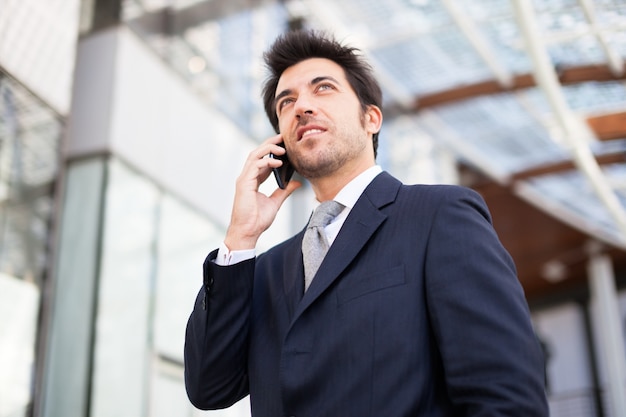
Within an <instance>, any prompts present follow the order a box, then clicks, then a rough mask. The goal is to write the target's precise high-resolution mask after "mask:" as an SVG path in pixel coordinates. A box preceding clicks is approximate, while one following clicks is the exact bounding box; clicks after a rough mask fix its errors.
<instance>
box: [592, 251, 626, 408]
mask: <svg viewBox="0 0 626 417" xmlns="http://www.w3.org/2000/svg"><path fill="white" fill-rule="evenodd" d="M587 270H588V274H589V288H590V291H591V300H592V303H593V311H594V313H595V316H596V320H595V324H596V330H597V332H596V336H597V338H598V340H599V344H600V346H599V348H598V353H600V354H601V355H603V356H604V360H602V361H601V366H604V373H605V375H606V390H607V394H608V401H609V404H607V405H609V407H608V409H610V410H611V411H612V412H611V413H610V414H611V415H612V416H626V395H625V393H626V351H625V350H624V334H623V330H622V323H621V317H620V315H619V309H618V304H617V290H616V287H615V277H614V274H613V265H612V263H611V258H610V257H609V256H608V255H603V254H592V255H591V257H590V259H589V262H588V265H587Z"/></svg>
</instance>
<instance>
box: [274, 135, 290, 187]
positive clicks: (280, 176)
mask: <svg viewBox="0 0 626 417" xmlns="http://www.w3.org/2000/svg"><path fill="white" fill-rule="evenodd" d="M278 146H282V147H283V148H284V147H285V144H284V143H279V144H278ZM270 158H276V159H280V160H281V161H283V164H282V165H281V166H279V167H278V168H273V169H272V171H274V178H276V182H277V183H278V186H279V187H280V188H281V189H283V190H284V189H285V187H286V186H287V183H288V182H289V180H290V179H291V177H292V176H293V173H294V171H295V170H294V168H293V165H291V162H289V158H288V157H287V154H286V153H285V154H283V155H274V154H273V153H270Z"/></svg>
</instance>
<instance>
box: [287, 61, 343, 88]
mask: <svg viewBox="0 0 626 417" xmlns="http://www.w3.org/2000/svg"><path fill="white" fill-rule="evenodd" d="M318 77H332V78H334V79H335V80H337V81H339V82H340V83H347V80H346V76H345V72H344V70H343V68H342V67H341V66H340V65H339V64H337V63H336V62H334V61H331V60H330V59H326V58H309V59H306V60H304V61H300V62H298V63H297V64H295V65H292V66H291V67H289V68H287V69H286V70H285V71H284V72H283V73H282V75H281V76H280V79H279V80H278V85H277V86H276V93H279V92H281V91H283V90H287V89H296V88H298V87H299V86H300V85H303V84H305V85H306V84H309V83H310V82H311V81H313V80H314V79H315V78H318Z"/></svg>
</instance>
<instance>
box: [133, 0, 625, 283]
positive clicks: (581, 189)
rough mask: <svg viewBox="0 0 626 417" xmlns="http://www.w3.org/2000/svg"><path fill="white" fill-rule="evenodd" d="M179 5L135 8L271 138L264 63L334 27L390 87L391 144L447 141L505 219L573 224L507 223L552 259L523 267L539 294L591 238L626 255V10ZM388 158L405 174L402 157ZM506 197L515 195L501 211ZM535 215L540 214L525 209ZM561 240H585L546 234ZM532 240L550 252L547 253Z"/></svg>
mask: <svg viewBox="0 0 626 417" xmlns="http://www.w3.org/2000/svg"><path fill="white" fill-rule="evenodd" d="M171 3H172V2H166V1H164V0H163V1H159V0H152V1H143V2H127V3H126V5H125V9H124V17H125V19H126V21H127V22H128V24H129V25H130V26H131V27H132V28H133V29H135V30H137V31H138V32H139V33H140V34H141V35H142V36H144V37H145V38H146V39H148V41H149V43H150V44H151V45H152V46H153V47H154V48H155V49H156V50H157V51H158V52H159V53H161V54H162V55H163V56H164V57H166V58H167V59H168V60H170V61H171V62H172V64H173V65H174V66H175V67H176V68H177V69H178V70H179V71H180V73H181V75H183V76H184V77H186V78H187V79H188V80H189V81H190V83H191V84H192V85H193V86H194V88H196V89H197V90H198V92H199V93H200V94H201V95H203V96H204V97H205V98H206V100H207V102H208V103H210V104H211V105H213V106H217V107H218V108H220V109H222V110H223V111H224V113H225V114H227V115H229V116H230V117H232V119H233V120H235V121H236V122H237V123H238V124H239V125H240V126H241V127H242V129H244V130H246V131H248V132H249V133H250V135H251V136H253V137H257V138H259V139H263V138H264V137H265V134H266V133H269V132H270V127H269V124H268V123H267V121H266V120H265V117H264V115H263V111H262V108H261V102H260V99H259V92H260V84H261V82H262V81H263V79H264V76H265V74H264V71H263V68H262V66H261V54H262V52H263V51H264V50H265V48H266V47H267V45H269V43H270V42H271V41H272V40H273V39H275V37H276V36H277V35H278V34H280V33H282V32H284V31H285V30H287V29H288V28H297V27H308V28H314V29H319V30H326V31H328V32H331V33H333V34H334V35H335V37H336V38H337V39H339V40H341V41H345V42H347V43H350V44H352V45H354V46H356V47H359V48H360V49H362V50H363V51H364V52H365V53H366V54H367V55H368V58H369V59H370V62H371V63H372V64H373V66H374V68H375V70H376V72H377V75H378V76H379V79H380V81H381V82H382V85H383V89H384V97H385V106H384V107H385V109H384V110H385V118H386V121H385V125H386V126H389V127H385V128H384V130H383V132H382V133H381V137H382V141H381V143H383V142H384V143H385V144H384V145H381V146H386V147H387V148H388V149H393V148H395V149H402V151H403V158H404V159H403V161H404V162H403V163H406V164H409V165H410V164H411V163H412V161H413V164H416V163H417V162H416V161H420V156H419V153H420V152H423V149H424V148H423V147H420V146H416V145H415V144H416V142H417V141H423V140H425V139H426V140H428V141H430V143H432V144H433V146H436V147H437V146H443V147H445V148H446V149H447V150H448V151H449V152H452V153H453V154H454V156H455V158H456V159H457V160H458V161H459V162H460V163H461V164H463V165H464V166H466V167H470V168H471V169H472V170H474V171H476V172H479V173H480V174H481V175H480V176H478V177H480V178H481V180H480V181H472V180H471V179H468V178H474V177H471V176H464V177H463V183H464V184H466V185H469V186H474V187H475V188H477V189H479V191H481V192H482V193H483V194H484V195H485V198H486V199H487V200H488V203H489V205H490V207H491V208H492V210H493V211H494V216H496V215H497V217H499V218H501V217H502V216H510V217H511V218H512V219H516V218H517V219H519V218H520V217H519V216H520V214H523V215H524V216H527V218H531V217H532V218H536V221H537V223H536V225H538V224H544V223H543V222H540V221H539V220H538V219H539V217H541V218H542V219H543V218H544V217H545V219H548V220H551V221H553V222H557V224H558V227H555V228H550V227H546V226H545V225H544V226H542V228H541V229H539V230H536V228H533V227H525V228H522V229H521V228H511V227H509V228H507V227H504V226H502V225H504V224H505V223H506V221H504V222H503V221H500V220H499V218H496V226H498V225H499V224H500V225H501V226H500V227H501V228H500V230H498V232H499V233H500V234H501V236H502V239H503V241H505V242H506V243H507V245H508V246H509V249H510V250H511V252H512V253H513V255H514V257H515V258H516V261H517V263H518V265H519V264H520V263H521V262H531V261H530V259H531V258H532V259H534V260H535V262H536V263H537V265H540V266H537V267H533V268H530V269H528V270H529V272H528V276H525V275H524V274H525V271H526V270H527V268H525V265H521V267H520V271H521V272H520V276H521V279H522V282H525V285H526V286H527V288H531V287H532V285H531V282H535V281H533V280H536V279H545V280H546V282H550V280H552V281H553V282H554V281H558V280H559V279H563V276H561V278H558V277H557V275H559V274H557V273H556V272H555V271H557V270H558V265H557V264H555V263H550V262H552V261H554V260H559V259H560V261H558V262H561V261H562V259H563V258H564V255H563V254H567V253H571V252H572V251H573V250H583V251H584V248H583V247H584V245H585V242H586V241H588V240H597V241H599V242H603V243H604V244H606V245H607V248H611V250H615V249H616V250H617V252H618V253H623V252H624V250H625V249H626V212H625V208H626V196H625V194H624V189H625V188H624V187H625V186H626V159H625V153H624V152H625V151H626V82H625V81H626V73H625V61H626V1H624V0H612V1H610V0H596V1H592V0H541V1H530V0H512V1H511V0H386V1H384V2H383V1H379V0H342V1H335V0H292V1H269V0H268V1H251V0H250V1H245V0H237V1H234V0H211V1H209V0H205V1H194V0H188V1H179V2H174V3H175V4H174V5H171ZM400 125H401V126H402V127H401V128H399V126H400ZM386 132H387V133H386ZM391 132H393V135H392V134H390V133H391ZM402 132H404V133H402ZM405 151H406V152H405ZM407 152H408V154H407ZM391 153H392V151H387V154H391ZM383 154H385V152H383ZM421 160H423V159H421ZM407 161H408V162H407ZM381 163H387V164H388V165H389V166H387V167H386V168H388V169H390V170H391V171H392V172H393V171H394V169H395V168H397V169H398V170H400V167H399V166H398V167H396V166H394V164H398V163H399V162H398V160H394V159H393V158H389V159H387V160H383V161H381ZM403 179H405V180H407V181H421V178H403ZM486 180H487V181H486ZM489 182H491V183H492V185H485V184H488V183H489ZM490 190H491V194H490V192H489V191H490ZM494 190H498V191H494ZM503 190H504V191H503ZM503 192H505V193H507V196H508V197H507V198H508V199H512V200H509V201H508V203H507V204H505V205H502V206H499V205H498V204H499V202H502V201H503V200H502V198H501V197H502V195H503V194H502V193H503ZM511 201H515V202H517V203H516V204H511ZM522 206H523V207H525V208H527V209H529V210H535V211H539V212H540V214H539V215H537V216H535V215H531V214H529V213H530V211H524V210H522V211H520V212H516V211H515V210H516V207H522ZM504 207H506V209H505V208H504ZM528 216H531V217H528ZM563 227H564V228H563ZM557 229H558V231H557ZM552 232H553V233H566V234H567V233H570V234H572V233H573V234H575V235H576V239H574V240H573V241H572V240H570V241H569V243H567V244H564V243H562V242H561V243H559V242H560V240H559V239H558V238H552V237H549V236H544V235H542V233H544V234H545V233H552ZM529 233H534V234H533V235H532V236H527V235H528V234H529ZM518 234H520V235H518ZM517 240H520V241H524V240H526V241H531V242H533V241H534V242H537V241H543V242H548V243H549V244H547V245H545V247H543V246H537V247H543V248H544V250H543V252H542V253H541V254H539V253H536V251H533V245H532V244H527V245H524V248H523V249H522V247H521V246H520V245H516V244H515V242H516V241H517ZM566 240H567V239H566ZM550 245H552V246H550ZM518 247H519V250H518V249H517V248H518ZM580 248H583V249H580ZM618 257H619V255H618ZM555 266H556V267H555ZM557 272H558V271H557ZM561 272H562V269H561ZM561 275H562V274H561ZM555 277H556V278H555ZM565 277H566V276H565Z"/></svg>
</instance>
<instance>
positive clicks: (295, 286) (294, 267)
mask: <svg viewBox="0 0 626 417" xmlns="http://www.w3.org/2000/svg"><path fill="white" fill-rule="evenodd" d="M305 230H306V229H303V230H302V231H301V232H300V233H298V234H297V235H296V236H294V238H293V243H292V244H291V245H290V247H289V249H288V250H287V254H286V256H287V259H293V260H294V262H292V263H291V264H290V265H289V268H288V269H286V270H285V274H284V275H283V287H284V289H285V297H286V300H287V306H288V309H289V319H290V320H291V318H292V317H293V316H294V312H295V310H296V307H297V305H298V303H299V302H300V300H301V299H302V293H303V292H304V265H303V262H302V238H303V237H304V231H305Z"/></svg>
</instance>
